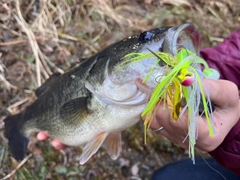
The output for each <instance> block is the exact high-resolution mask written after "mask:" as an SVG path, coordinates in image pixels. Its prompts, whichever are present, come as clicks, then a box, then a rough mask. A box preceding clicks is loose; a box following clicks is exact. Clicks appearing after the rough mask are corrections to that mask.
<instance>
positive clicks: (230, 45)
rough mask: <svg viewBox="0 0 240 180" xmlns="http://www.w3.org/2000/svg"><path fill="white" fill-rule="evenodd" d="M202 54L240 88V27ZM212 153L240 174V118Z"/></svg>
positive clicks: (224, 77) (222, 74)
mask: <svg viewBox="0 0 240 180" xmlns="http://www.w3.org/2000/svg"><path fill="white" fill-rule="evenodd" d="M201 56H202V57H203V59H205V60H206V61H207V62H208V64H209V66H210V67H212V68H214V69H217V70H218V71H219V72H220V74H221V79H226V80H229V81H232V82H234V83H235V84H236V85H237V86H238V88H239V89H240V29H239V30H237V31H234V32H233V33H232V34H231V35H230V36H229V37H228V38H227V39H225V40H224V42H222V43H220V44H219V45H218V46H216V47H215V48H206V49H203V50H202V51H201ZM236 98H237V97H236ZM210 154H211V155H212V156H213V157H214V158H215V159H216V160H217V161H218V162H219V163H220V164H221V165H223V166H225V167H226V168H228V169H231V170H232V171H233V172H235V173H236V174H237V175H239V176H240V120H239V121H238V123H237V124H236V125H235V126H234V127H233V128H232V129H231V131H230V132H229V134H228V135H227V136H226V138H225V139H224V141H223V142H222V144H221V145H220V146H219V147H218V148H216V149H215V150H214V151H212V152H210Z"/></svg>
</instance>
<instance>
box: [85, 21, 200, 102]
mask: <svg viewBox="0 0 240 180" xmlns="http://www.w3.org/2000/svg"><path fill="white" fill-rule="evenodd" d="M180 48H186V49H189V50H190V51H192V52H194V53H196V54H198V52H199V33H198V31H197V29H196V28H195V27H194V25H193V24H191V23H186V24H183V25H181V26H174V27H161V28H155V29H152V30H149V31H145V32H142V33H140V34H139V35H137V36H131V37H128V38H125V39H123V40H122V41H120V42H117V43H115V44H113V45H111V46H109V47H107V48H106V49H105V50H103V51H102V52H101V53H98V54H97V55H96V56H95V57H94V58H95V59H97V63H96V65H95V66H94V67H93V69H94V70H92V71H91V72H94V73H95V75H93V76H90V77H89V78H88V80H91V78H92V82H90V83H87V85H86V86H87V89H88V90H90V91H91V92H92V93H93V94H95V95H96V94H98V97H104V98H101V99H109V98H110V99H111V100H113V101H115V102H120V101H121V102H126V101H128V102H129V100H130V99H131V102H132V103H130V104H133V102H134V103H136V102H138V104H139V103H142V102H146V101H148V97H149V96H150V94H151V93H152V92H153V90H154V88H155V87H156V85H157V84H158V82H159V81H161V78H163V77H164V75H165V74H164V73H165V72H166V68H167V66H166V64H162V63H161V62H159V61H158V60H159V58H156V57H154V56H151V57H148V56H146V57H143V58H141V59H138V58H137V57H136V58H135V60H131V58H128V55H129V54H133V55H134V53H135V54H139V53H142V54H144V53H148V54H149V53H150V52H151V53H157V52H164V53H169V54H171V55H172V56H175V55H176V54H177V52H178V49H180ZM103 70H104V73H103ZM88 82H89V81H88ZM141 93H144V94H145V95H146V96H142V98H139V97H138V95H139V94H141ZM136 99H138V100H137V101H135V100H136ZM141 99H142V100H141ZM132 100H134V101H132Z"/></svg>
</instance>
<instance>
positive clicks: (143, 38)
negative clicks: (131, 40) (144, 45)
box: [138, 31, 153, 42]
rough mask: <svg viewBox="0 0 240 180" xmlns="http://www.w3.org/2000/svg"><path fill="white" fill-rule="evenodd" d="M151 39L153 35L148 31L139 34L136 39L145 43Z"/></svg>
mask: <svg viewBox="0 0 240 180" xmlns="http://www.w3.org/2000/svg"><path fill="white" fill-rule="evenodd" d="M152 37H153V33H151V32H149V31H145V32H142V33H141V34H140V36H139V38H138V39H139V41H142V42H147V41H149V40H150V39H152Z"/></svg>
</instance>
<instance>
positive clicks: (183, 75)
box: [177, 68, 195, 86]
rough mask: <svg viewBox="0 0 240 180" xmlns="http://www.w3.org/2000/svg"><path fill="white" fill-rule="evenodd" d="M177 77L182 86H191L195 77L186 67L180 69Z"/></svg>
mask: <svg viewBox="0 0 240 180" xmlns="http://www.w3.org/2000/svg"><path fill="white" fill-rule="evenodd" d="M177 78H178V80H179V81H180V83H181V84H182V85H183V86H191V85H192V84H193V82H194V79H195V78H194V74H193V73H192V72H190V71H188V70H187V69H186V68H183V69H181V70H180V72H179V75H178V76H177Z"/></svg>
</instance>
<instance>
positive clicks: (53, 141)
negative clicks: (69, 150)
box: [37, 131, 65, 150]
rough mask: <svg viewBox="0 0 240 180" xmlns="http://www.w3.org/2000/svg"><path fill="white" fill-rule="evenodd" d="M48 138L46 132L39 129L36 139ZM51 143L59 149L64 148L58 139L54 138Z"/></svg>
mask: <svg viewBox="0 0 240 180" xmlns="http://www.w3.org/2000/svg"><path fill="white" fill-rule="evenodd" d="M48 138H49V136H48V134H47V133H46V132H44V131H41V132H39V133H38V134H37V139H38V140H40V141H44V140H47V139H48ZM51 144H52V146H53V147H54V148H55V149H57V150H61V149H64V148H65V145H64V144H62V143H61V142H60V141H58V140H56V139H54V140H52V143H51Z"/></svg>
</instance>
